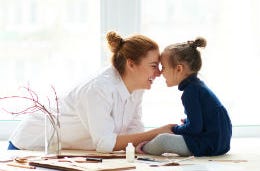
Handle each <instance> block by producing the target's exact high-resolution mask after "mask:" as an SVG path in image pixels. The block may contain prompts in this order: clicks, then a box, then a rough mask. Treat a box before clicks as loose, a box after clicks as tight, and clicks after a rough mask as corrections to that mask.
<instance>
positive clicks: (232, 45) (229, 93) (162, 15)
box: [141, 0, 260, 135]
mask: <svg viewBox="0 0 260 171" xmlns="http://www.w3.org/2000/svg"><path fill="white" fill-rule="evenodd" d="M141 21H142V22H141V32H142V33H144V34H146V35H148V36H150V37H153V38H154V39H156V41H157V42H158V43H159V44H160V46H161V50H162V49H163V48H164V47H165V46H166V45H168V44H171V43H176V42H183V41H187V40H194V39H195V38H196V37H197V36H203V37H204V38H206V39H207V41H208V46H207V47H206V48H205V49H204V50H202V60H203V67H202V70H201V72H200V77H201V78H202V79H203V80H204V81H205V82H206V83H207V84H208V86H209V87H210V88H211V89H212V90H213V91H214V92H215V93H216V94H217V96H218V97H219V98H220V100H221V101H222V102H223V104H224V105H225V106H226V107H227V109H228V111H229V113H230V116H231V119H232V122H233V125H234V126H236V127H238V126H247V128H249V127H250V126H256V125H260V115H259V109H258V106H259V100H258V99H259V95H260V89H259V85H260V79H259V78H258V77H259V74H260V68H259V66H258V65H259V63H260V58H259V56H260V49H259V45H258V41H259V38H260V31H259V30H260V24H259V21H260V3H259V1H258V0H227V1H226V0H213V1H207V0H194V1H189V0H175V1H172V0H161V1H156V0H142V7H141ZM162 84H164V85H165V83H164V80H163V79H158V80H157V83H156V84H155V85H154V88H153V89H152V90H151V91H149V92H147V94H146V96H147V98H146V103H147V104H148V103H152V104H153V105H149V106H148V105H145V106H146V107H145V111H146V113H149V114H148V115H146V116H145V121H146V123H147V124H148V125H158V124H161V123H163V122H169V121H172V122H179V119H180V117H182V116H183V115H182V114H183V109H182V107H181V106H182V105H181V104H180V94H179V92H178V90H176V88H165V87H162ZM165 86H166V85H165ZM252 131H253V132H256V131H259V127H258V128H257V130H252ZM248 133H249V134H251V133H252V132H248ZM258 135H259V133H258Z"/></svg>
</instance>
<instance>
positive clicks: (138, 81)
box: [131, 50, 160, 89]
mask: <svg viewBox="0 0 260 171" xmlns="http://www.w3.org/2000/svg"><path fill="white" fill-rule="evenodd" d="M159 56H160V53H159V50H151V51H148V53H147V54H146V56H145V57H144V58H143V59H142V60H141V62H140V63H139V64H138V65H137V64H132V71H133V75H132V77H133V80H132V81H131V82H132V83H131V84H132V87H133V89H150V88H151V84H152V83H153V80H154V79H155V78H156V77H158V76H160V70H159Z"/></svg>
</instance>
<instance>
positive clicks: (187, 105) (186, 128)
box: [173, 89, 203, 135]
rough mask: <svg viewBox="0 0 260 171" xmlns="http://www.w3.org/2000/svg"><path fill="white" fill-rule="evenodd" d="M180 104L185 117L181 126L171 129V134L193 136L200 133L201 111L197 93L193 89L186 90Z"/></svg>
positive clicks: (201, 124)
mask: <svg viewBox="0 0 260 171" xmlns="http://www.w3.org/2000/svg"><path fill="white" fill-rule="evenodd" d="M182 103H183V106H184V110H185V113H186V115H187V118H186V122H185V123H184V124H183V125H177V126H175V127H173V132H174V133H175V134H180V135H195V134H198V133H200V132H201V130H202V126H203V121H202V110H201V104H200V101H199V93H198V91H196V90H195V89H187V90H185V91H184V92H183V95H182Z"/></svg>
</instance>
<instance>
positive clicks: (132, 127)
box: [10, 67, 144, 152]
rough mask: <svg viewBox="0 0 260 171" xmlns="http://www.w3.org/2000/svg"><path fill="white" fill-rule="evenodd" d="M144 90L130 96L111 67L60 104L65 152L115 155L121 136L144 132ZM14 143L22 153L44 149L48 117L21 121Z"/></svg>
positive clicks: (14, 136) (72, 92)
mask: <svg viewBox="0 0 260 171" xmlns="http://www.w3.org/2000/svg"><path fill="white" fill-rule="evenodd" d="M142 97H143V90H138V91H134V92H132V93H131V94H130V93H129V92H128V90H127V88H126V86H125V84H124V82H123V81H122V79H121V76H120V75H119V73H118V72H117V71H116V70H115V69H114V68H113V67H109V68H107V69H106V70H105V71H104V72H102V73H101V74H100V75H98V76H97V77H95V78H94V79H92V80H90V81H88V82H87V83H84V84H82V85H80V86H78V87H76V88H75V89H73V90H72V91H71V92H70V93H69V94H68V95H66V96H65V98H63V99H61V100H60V111H61V117H60V123H61V142H62V144H61V145H62V149H84V150H97V151H99V152H111V151H113V148H114V146H115V143H116V137H117V135H119V134H130V133H137V132H142V131H144V126H143V123H142V121H141V116H142V107H141V105H142ZM10 141H11V142H12V143H13V144H14V146H16V147H17V148H19V149H29V150H38V149H42V148H43V147H44V115H43V114H39V113H36V114H33V115H31V114H30V115H28V117H27V118H26V119H25V120H23V121H21V123H20V124H19V126H18V127H17V128H16V130H15V131H14V132H13V134H12V136H11V138H10Z"/></svg>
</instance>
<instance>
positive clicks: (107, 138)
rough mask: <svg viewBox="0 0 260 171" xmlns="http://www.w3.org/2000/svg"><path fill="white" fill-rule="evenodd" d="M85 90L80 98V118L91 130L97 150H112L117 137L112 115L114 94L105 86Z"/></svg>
mask: <svg viewBox="0 0 260 171" xmlns="http://www.w3.org/2000/svg"><path fill="white" fill-rule="evenodd" d="M85 91H86V92H84V93H83V95H82V96H81V99H79V101H80V103H79V106H78V109H79V115H80V118H81V120H82V122H83V124H84V126H85V127H87V129H88V130H89V133H90V136H91V138H92V141H93V144H94V145H95V147H96V151H99V152H112V151H113V148H114V145H115V143H116V137H117V134H115V133H114V128H115V126H114V120H113V118H112V116H111V110H112V104H113V99H112V94H111V93H109V91H108V89H107V88H104V87H103V88H102V87H93V86H92V87H89V88H88V89H87V90H85Z"/></svg>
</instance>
